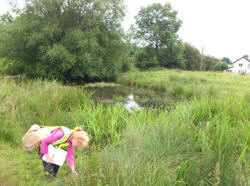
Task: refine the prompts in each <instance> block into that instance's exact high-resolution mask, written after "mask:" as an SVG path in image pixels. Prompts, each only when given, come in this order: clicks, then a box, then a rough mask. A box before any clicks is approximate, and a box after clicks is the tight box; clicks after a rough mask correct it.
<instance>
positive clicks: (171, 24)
mask: <svg viewBox="0 0 250 186" xmlns="http://www.w3.org/2000/svg"><path fill="white" fill-rule="evenodd" d="M176 15H177V12H176V11H173V10H172V7H171V6H170V4H169V3H166V4H165V5H161V4H153V5H150V6H148V7H146V8H141V10H140V11H139V13H138V15H137V16H136V25H137V27H136V28H134V31H135V37H136V39H139V41H140V44H141V45H146V48H145V50H142V51H141V52H140V53H139V54H138V56H137V66H138V67H140V68H143V69H147V68H150V67H154V66H163V67H168V68H183V69H184V68H185V64H184V60H183V57H182V54H183V45H182V43H181V41H180V40H179V39H178V36H177V31H178V30H179V28H180V26H181V21H180V20H178V19H177V17H176ZM147 52H149V54H148V53H147ZM140 60H141V61H140ZM138 64H139V65H138Z"/></svg>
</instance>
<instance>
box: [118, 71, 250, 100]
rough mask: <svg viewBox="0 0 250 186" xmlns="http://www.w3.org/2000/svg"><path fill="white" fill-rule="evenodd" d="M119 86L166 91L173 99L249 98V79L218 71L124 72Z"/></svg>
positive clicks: (119, 80)
mask: <svg viewBox="0 0 250 186" xmlns="http://www.w3.org/2000/svg"><path fill="white" fill-rule="evenodd" d="M117 81H118V82H119V83H122V84H125V85H130V86H136V87H143V88H149V89H153V90H158V91H163V92H169V93H171V94H172V95H173V96H175V97H179V98H190V97H201V96H204V95H214V96H216V97H218V98H224V97H227V96H231V95H234V96H240V97H245V98H248V99H250V76H247V75H234V74H226V73H218V72H191V71H182V70H159V71H146V72H128V73H125V74H123V75H121V76H119V78H118V80H117Z"/></svg>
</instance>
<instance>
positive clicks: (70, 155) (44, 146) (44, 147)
mask: <svg viewBox="0 0 250 186" xmlns="http://www.w3.org/2000/svg"><path fill="white" fill-rule="evenodd" d="M63 135H64V133H63V131H62V129H60V128H58V129H56V130H55V131H54V132H53V133H51V135H49V136H48V137H46V138H44V139H42V141H41V147H40V152H41V154H47V153H48V145H49V144H51V143H53V142H56V141H57V140H58V139H60V138H61V137H63ZM71 139H72V136H71V137H70V138H69V139H68V140H67V141H66V142H67V143H69V146H68V150H67V156H66V158H67V162H68V165H69V167H72V166H73V165H74V147H73V146H72V142H71Z"/></svg>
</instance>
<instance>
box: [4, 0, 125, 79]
mask: <svg viewBox="0 0 250 186" xmlns="http://www.w3.org/2000/svg"><path fill="white" fill-rule="evenodd" d="M25 2H26V4H25V8H24V9H23V10H22V11H20V12H21V13H20V14H19V15H18V16H17V17H16V19H15V20H14V21H13V22H12V23H10V24H8V25H6V28H5V29H4V32H2V33H0V34H7V35H8V40H6V39H3V38H2V39H0V40H2V41H3V42H4V43H5V45H4V47H0V55H4V57H8V58H9V59H13V60H15V61H19V62H20V63H22V64H23V66H24V68H25V73H26V74H28V75H30V76H32V77H42V78H49V79H58V80H79V79H84V80H87V81H99V80H109V79H112V78H114V77H115V75H116V74H117V73H118V72H119V71H120V69H121V65H122V62H121V61H122V60H123V55H122V54H123V53H124V52H123V51H124V50H125V46H124V43H123V41H122V39H121V32H120V31H121V26H120V22H121V19H122V17H123V16H124V13H123V4H122V0H102V1H100V0H42V1H41V0H26V1H25ZM0 38H1V37H0ZM6 41H7V42H6Z"/></svg>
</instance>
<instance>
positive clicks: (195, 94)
mask: <svg viewBox="0 0 250 186" xmlns="http://www.w3.org/2000/svg"><path fill="white" fill-rule="evenodd" d="M142 77H143V78H142ZM171 79H172V80H171ZM173 79H175V81H176V82H174V81H173ZM158 81H159V85H161V86H162V87H165V88H159V89H158V88H156V87H157V86H156V85H158V84H157V83H158ZM119 82H122V83H123V82H124V83H126V84H131V85H136V86H140V87H141V86H143V87H145V88H152V89H157V90H162V91H169V92H171V91H173V89H174V87H175V86H180V87H182V89H183V92H182V93H179V94H178V96H179V97H180V98H181V101H180V102H178V103H177V105H176V106H175V107H173V108H172V109H171V110H170V111H169V110H164V109H161V110H157V109H155V110H150V109H149V110H147V109H146V110H143V111H141V112H132V113H130V114H129V113H128V112H127V111H126V110H125V109H124V108H123V107H121V106H119V105H108V106H107V105H102V104H94V103H93V102H92V101H91V100H90V99H89V97H88V93H87V92H85V91H84V90H83V89H80V88H77V87H70V86H63V85H60V84H59V83H57V82H46V81H41V80H34V81H29V80H22V81H18V80H8V79H2V80H0V101H1V102H0V142H1V143H0V153H1V156H0V185H39V186H40V185H250V179H249V175H250V151H249V143H250V139H249V135H250V104H249V85H250V79H249V77H247V76H229V75H224V74H219V73H198V72H193V73H192V72H184V71H181V72H177V71H159V72H144V73H136V74H133V73H131V74H130V73H129V74H125V75H123V76H121V78H120V80H119ZM142 82H143V83H142ZM198 82H199V83H198ZM149 84H150V85H149ZM229 84H230V85H229ZM211 87H212V88H211ZM211 89H212V90H213V92H212V93H209V92H210V91H211ZM187 90H189V91H190V92H192V96H190V97H187ZM172 94H173V95H175V93H174V92H172ZM176 96H177V95H176ZM178 96H177V97H178ZM186 98H189V99H186ZM222 98H223V99H222ZM33 123H38V124H40V125H64V126H67V127H69V128H73V127H75V126H79V125H80V126H82V127H83V128H84V129H85V130H86V131H87V132H88V133H89V135H90V140H91V143H90V147H89V148H88V149H80V150H76V152H75V157H76V159H75V164H76V169H77V171H78V173H79V176H78V177H74V176H72V175H71V172H70V169H69V168H68V166H67V165H66V164H65V165H64V166H63V167H62V168H61V169H60V170H59V173H58V176H57V178H56V179H55V180H46V179H45V177H44V174H43V171H42V164H41V162H40V160H39V159H38V155H37V153H36V152H34V153H32V154H27V153H25V152H24V151H23V150H22V148H21V145H20V144H21V138H22V136H23V135H24V133H25V131H26V130H27V129H28V128H29V127H30V125H32V124H33Z"/></svg>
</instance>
